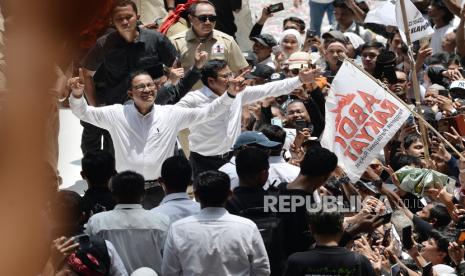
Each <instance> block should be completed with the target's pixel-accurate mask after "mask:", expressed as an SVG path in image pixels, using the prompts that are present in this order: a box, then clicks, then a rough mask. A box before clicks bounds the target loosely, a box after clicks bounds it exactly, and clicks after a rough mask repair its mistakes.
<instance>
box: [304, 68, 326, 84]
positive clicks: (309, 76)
mask: <svg viewBox="0 0 465 276" xmlns="http://www.w3.org/2000/svg"><path fill="white" fill-rule="evenodd" d="M320 73H321V72H320V69H319V68H317V69H309V68H305V69H302V70H300V72H299V80H300V81H301V82H302V83H314V82H315V79H316V78H317V77H319V76H320Z"/></svg>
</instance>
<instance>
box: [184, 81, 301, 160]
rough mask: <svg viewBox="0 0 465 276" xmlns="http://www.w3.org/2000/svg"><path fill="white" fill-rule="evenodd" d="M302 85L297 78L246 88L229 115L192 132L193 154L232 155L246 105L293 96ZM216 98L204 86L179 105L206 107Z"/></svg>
mask: <svg viewBox="0 0 465 276" xmlns="http://www.w3.org/2000/svg"><path fill="white" fill-rule="evenodd" d="M301 85H302V83H301V82H300V80H299V78H298V77H294V78H290V79H285V80H282V81H274V82H269V83H266V84H263V85H257V86H247V87H246V88H245V89H244V91H242V92H241V93H239V94H238V95H237V96H236V99H234V102H233V103H232V105H231V106H230V108H229V111H227V112H224V113H223V114H221V115H220V116H218V117H217V118H216V119H215V120H211V121H209V122H206V123H203V124H201V125H199V124H197V125H195V126H193V127H190V128H189V130H190V135H189V148H190V150H191V151H193V152H196V153H199V154H201V155H204V156H213V155H220V154H224V153H227V152H229V151H231V147H232V145H233V144H234V142H235V141H236V139H237V137H239V135H240V134H241V114H242V106H243V105H245V104H249V103H252V102H256V101H258V100H261V99H263V98H266V97H270V96H272V97H277V96H280V95H284V94H288V93H291V92H292V91H293V90H294V89H296V88H298V87H299V86H301ZM225 94H226V93H225ZM216 98H218V95H216V94H215V93H213V91H211V90H210V89H209V88H208V87H206V86H204V87H202V88H201V89H199V90H196V91H193V92H189V93H187V95H186V96H184V97H183V98H182V99H181V100H180V101H179V102H178V103H177V104H176V105H177V106H182V107H189V108H193V107H203V106H205V105H207V104H209V103H211V102H212V101H213V100H215V99H216Z"/></svg>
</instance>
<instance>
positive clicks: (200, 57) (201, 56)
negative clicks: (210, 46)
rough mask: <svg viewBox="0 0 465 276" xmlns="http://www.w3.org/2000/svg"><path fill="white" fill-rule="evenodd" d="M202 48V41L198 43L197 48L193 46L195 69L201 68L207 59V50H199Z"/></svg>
mask: <svg viewBox="0 0 465 276" xmlns="http://www.w3.org/2000/svg"><path fill="white" fill-rule="evenodd" d="M201 49H202V43H199V45H197V48H195V53H194V60H195V62H194V66H195V67H196V68H197V69H201V68H202V67H203V66H204V65H205V63H207V61H208V52H207V51H204V50H201Z"/></svg>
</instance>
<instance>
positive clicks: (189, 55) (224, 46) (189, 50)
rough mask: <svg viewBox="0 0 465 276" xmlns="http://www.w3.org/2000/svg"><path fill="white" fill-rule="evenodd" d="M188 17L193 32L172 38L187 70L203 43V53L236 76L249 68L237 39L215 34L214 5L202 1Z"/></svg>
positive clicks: (189, 30) (221, 33) (191, 7)
mask: <svg viewBox="0 0 465 276" xmlns="http://www.w3.org/2000/svg"><path fill="white" fill-rule="evenodd" d="M239 2H240V1H239ZM188 13H189V15H188V18H189V22H190V23H191V28H190V29H188V30H186V31H184V32H181V33H179V34H176V35H174V36H172V37H170V40H171V42H173V44H174V46H175V47H176V49H177V50H178V52H179V55H180V60H181V64H182V66H183V67H184V69H188V68H190V67H192V65H193V64H194V52H195V49H196V48H197V46H198V45H199V43H202V49H201V50H205V51H207V52H208V53H209V59H221V60H225V61H226V63H227V64H228V66H229V68H230V69H231V70H232V71H233V72H236V73H237V72H239V71H240V70H241V69H243V68H245V67H247V66H248V65H249V64H248V63H247V61H246V60H245V58H244V56H243V55H242V51H241V49H240V48H239V46H238V45H237V43H236V41H235V40H234V38H233V37H231V36H229V35H227V34H225V33H223V32H221V31H218V30H214V28H215V26H216V23H217V20H218V17H217V14H216V10H215V6H214V5H213V4H212V3H211V2H209V1H205V0H200V1H199V2H197V3H195V4H193V5H192V6H190V7H189V10H188ZM200 87H202V84H201V83H200V82H198V83H197V84H196V85H195V86H194V89H199V88H200Z"/></svg>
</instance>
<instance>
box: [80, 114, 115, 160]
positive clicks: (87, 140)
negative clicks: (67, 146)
mask: <svg viewBox="0 0 465 276" xmlns="http://www.w3.org/2000/svg"><path fill="white" fill-rule="evenodd" d="M81 125H82V126H83V128H84V129H83V130H82V137H81V150H82V154H86V153H87V152H91V151H96V150H101V149H102V146H103V149H104V150H106V151H108V152H110V153H111V154H113V156H115V149H114V147H113V141H112V140H111V136H110V133H109V132H108V131H106V130H104V129H103V128H99V127H96V126H94V125H92V124H89V123H86V122H84V121H81ZM102 136H103V145H102Z"/></svg>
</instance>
